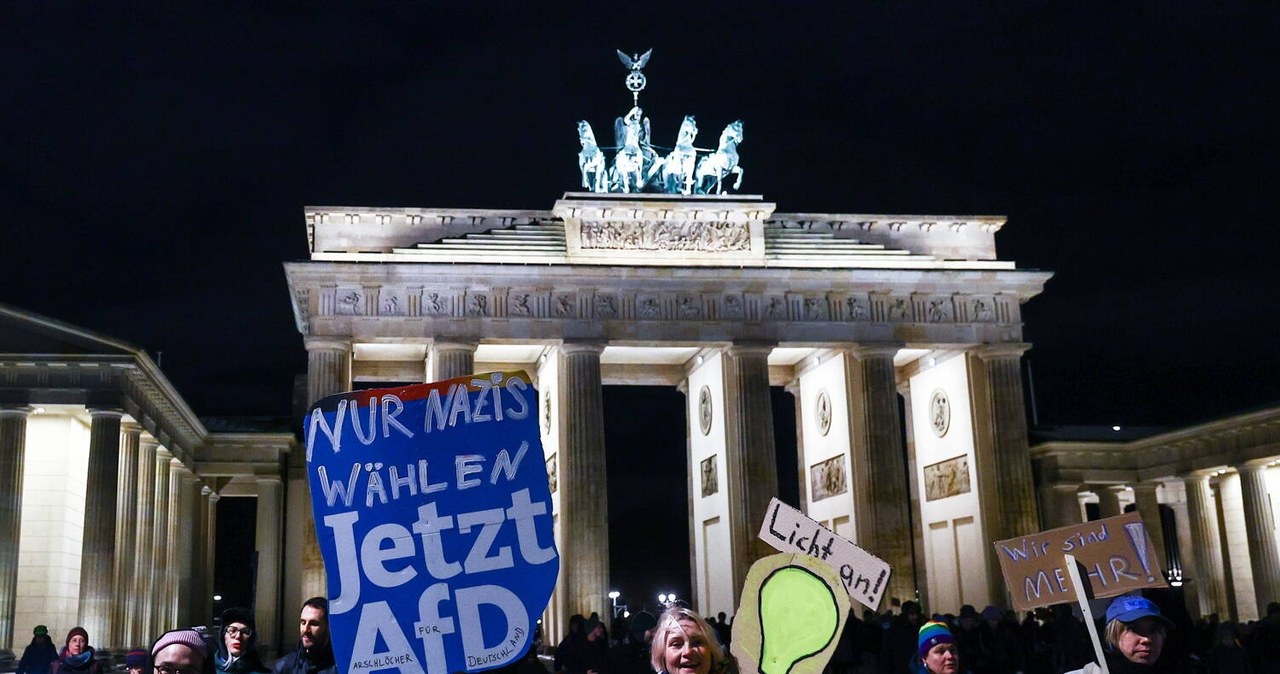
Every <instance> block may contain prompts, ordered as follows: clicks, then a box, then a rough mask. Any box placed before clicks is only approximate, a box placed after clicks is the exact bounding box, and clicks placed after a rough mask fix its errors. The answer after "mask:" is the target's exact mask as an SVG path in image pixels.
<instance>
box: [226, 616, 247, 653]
mask: <svg viewBox="0 0 1280 674" xmlns="http://www.w3.org/2000/svg"><path fill="white" fill-rule="evenodd" d="M251 636H253V630H251V629H249V626H248V625H245V624H244V623H241V622H234V623H231V624H230V625H227V629H226V631H225V632H223V633H222V640H223V641H225V642H226V644H227V653H229V654H231V655H234V656H236V657H237V658H238V657H240V656H241V655H244V646H245V644H247V643H249V637H251Z"/></svg>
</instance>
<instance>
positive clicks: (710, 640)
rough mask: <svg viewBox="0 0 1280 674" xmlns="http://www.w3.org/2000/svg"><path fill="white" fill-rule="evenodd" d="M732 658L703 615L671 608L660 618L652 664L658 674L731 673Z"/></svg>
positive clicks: (652, 652) (650, 656)
mask: <svg viewBox="0 0 1280 674" xmlns="http://www.w3.org/2000/svg"><path fill="white" fill-rule="evenodd" d="M730 660H731V658H730V657H729V655H728V654H727V653H725V652H724V650H723V649H721V648H720V642H719V641H717V640H716V637H715V632H714V631H713V630H712V629H711V626H710V625H708V624H707V621H705V620H703V619H702V616H700V615H698V614H697V613H694V612H693V611H690V610H689V609H687V608H669V609H667V610H666V611H663V612H662V615H660V616H658V625H657V627H655V628H654V633H653V643H652V644H651V645H650V647H649V661H650V663H651V664H652V665H653V671H655V672H657V673H658V674H721V673H722V672H732V671H733V670H734V669H735V668H732V664H731V662H730Z"/></svg>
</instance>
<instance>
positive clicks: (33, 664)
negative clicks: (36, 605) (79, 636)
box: [17, 625, 58, 674]
mask: <svg viewBox="0 0 1280 674" xmlns="http://www.w3.org/2000/svg"><path fill="white" fill-rule="evenodd" d="M32 634H33V635H34V636H32V637H31V643H30V644H27V648H26V650H24V651H22V659H21V660H19V661H18V672H17V674H49V670H50V668H52V667H53V661H54V660H57V659H58V648H57V647H56V646H54V645H53V639H50V638H49V628H48V627H45V626H44V625H36V628H35V629H34V630H32Z"/></svg>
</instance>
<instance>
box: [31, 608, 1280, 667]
mask: <svg viewBox="0 0 1280 674" xmlns="http://www.w3.org/2000/svg"><path fill="white" fill-rule="evenodd" d="M1157 599H1159V598H1157ZM1163 603H1164V604H1165V606H1164V610H1162V608H1161V606H1158V605H1157V603H1156V601H1152V600H1151V599H1148V598H1145V597H1141V596H1137V595H1126V596H1121V597H1117V598H1116V599H1114V600H1112V601H1111V602H1110V603H1109V605H1108V606H1107V608H1106V611H1105V614H1104V615H1103V616H1100V620H1099V625H1098V630H1097V634H1098V635H1099V638H1100V640H1101V642H1102V645H1103V656H1104V657H1103V660H1104V661H1105V664H1106V667H1107V669H1108V670H1109V671H1110V672H1111V673H1112V674H1134V673H1149V674H1162V673H1166V672H1168V673H1170V674H1251V673H1252V674H1271V672H1277V671H1280V603H1272V604H1270V605H1269V606H1268V607H1267V616H1266V617H1265V618H1264V619H1263V620H1260V621H1255V622H1250V623H1247V624H1243V625H1235V624H1231V623H1223V622H1219V621H1218V620H1217V619H1216V617H1211V618H1210V619H1209V620H1202V621H1200V622H1197V623H1193V622H1192V621H1191V619H1190V617H1189V616H1188V615H1187V613H1186V611H1185V610H1180V609H1179V605H1178V603H1177V602H1163ZM731 627H732V625H731V623H730V622H728V621H727V620H726V618H725V614H723V613H720V614H719V615H718V616H717V617H715V618H711V619H710V620H704V619H703V618H702V617H701V616H699V615H698V614H697V613H695V612H693V611H691V610H689V609H687V608H683V607H671V608H668V609H666V610H665V611H663V612H662V613H661V614H660V615H658V616H656V617H655V616H654V615H653V614H651V613H648V612H645V611H641V612H639V613H637V614H635V615H634V616H631V617H630V618H629V619H618V620H615V621H614V623H613V624H612V631H613V633H614V635H615V637H614V638H612V639H611V638H610V637H609V630H608V629H606V627H605V625H604V623H603V622H602V621H601V620H600V618H599V616H598V615H596V614H592V615H591V616H590V617H583V616H581V615H575V616H573V617H571V618H570V620H569V632H568V634H567V635H566V636H565V637H564V639H563V640H561V641H560V643H559V645H558V646H557V647H556V648H555V649H554V660H553V662H552V666H551V669H552V671H553V672H554V674H655V673H656V674H739V672H738V669H737V665H736V663H735V660H734V658H733V657H732V656H731V655H729V647H730V644H731V638H732V629H731ZM90 636H91V635H90V634H89V633H88V632H87V631H86V630H85V629H84V628H83V627H74V628H72V629H71V630H70V631H69V632H68V633H67V635H66V638H65V640H64V642H63V645H62V647H61V648H59V647H57V646H56V645H55V644H54V642H53V640H52V638H51V636H50V635H49V630H48V628H46V627H45V626H44V625H39V626H37V627H36V628H35V630H34V634H33V636H32V640H31V643H30V645H28V646H27V647H26V649H25V651H24V652H23V654H22V659H21V660H20V661H19V665H18V669H17V674H110V673H109V672H106V671H104V667H103V664H102V662H103V661H102V660H101V659H99V658H97V657H95V655H96V651H95V650H94V648H93V646H91V645H90ZM257 636H258V634H257V630H256V625H255V623H254V618H253V615H252V613H250V612H249V611H247V610H245V609H240V608H233V609H228V610H227V611H225V612H223V614H222V618H221V620H220V621H219V627H218V629H217V630H216V633H215V632H210V631H208V630H206V629H204V628H188V629H176V630H171V631H168V632H165V633H164V634H162V635H160V637H159V638H157V639H156V640H155V642H154V643H153V644H152V645H151V648H150V649H149V650H147V651H142V650H137V651H130V652H129V653H128V654H127V655H126V657H125V665H126V667H127V668H128V672H129V674H256V673H261V674H337V672H338V669H337V666H336V664H335V661H334V654H333V647H332V644H331V642H330V639H329V605H328V601H327V600H325V599H324V598H323V597H313V598H311V599H308V600H307V601H306V602H305V603H304V604H303V606H302V609H301V612H300V615H299V621H298V645H297V648H296V650H294V651H292V652H290V653H287V654H286V655H284V656H283V657H281V658H279V659H277V660H276V661H275V663H274V666H273V667H270V668H269V667H267V666H266V665H265V664H264V663H263V662H262V660H261V659H260V657H259V652H258V650H259V649H258V642H257ZM1096 660H1097V658H1096V657H1095V650H1094V647H1093V645H1092V640H1091V638H1090V635H1089V630H1088V629H1087V628H1086V626H1085V624H1084V623H1083V622H1082V621H1081V620H1080V619H1079V618H1078V617H1076V616H1075V615H1074V614H1073V612H1072V610H1071V607H1070V606H1069V605H1066V604H1059V605H1057V606H1054V607H1051V608H1049V609H1040V610H1037V611H1035V612H1032V613H1028V614H1026V616H1025V617H1024V618H1022V619H1021V620H1019V619H1018V617H1017V615H1016V614H1015V613H1013V612H1012V611H1002V610H1000V609H998V608H996V607H993V606H988V607H987V608H986V609H984V610H983V611H982V612H981V613H979V612H978V611H977V610H976V609H974V608H973V607H971V606H965V607H963V608H962V609H961V610H960V613H959V615H934V616H931V618H930V619H925V618H924V616H923V613H922V611H921V609H920V606H919V605H918V604H916V603H915V602H911V601H908V602H904V603H903V604H902V605H901V607H900V610H899V611H897V612H889V613H885V614H883V615H877V614H875V613H873V612H871V611H869V610H868V611H866V612H864V613H863V615H862V617H861V618H859V617H858V616H857V615H851V616H850V618H849V620H848V621H847V622H846V624H845V629H844V631H843V632H842V633H841V635H840V637H839V640H838V642H837V644H836V646H835V649H834V651H833V653H832V656H831V660H830V662H829V664H828V665H827V669H826V672H827V673H828V674H1063V673H1068V674H1096V673H1097V672H1100V671H1102V669H1101V667H1100V664H1099V663H1098V662H1096ZM503 669H504V670H507V671H508V672H510V674H546V671H547V668H546V667H544V666H543V665H542V664H541V663H540V662H539V661H538V659H537V653H536V650H535V649H533V648H531V649H530V650H529V652H528V653H526V655H525V657H524V658H521V659H520V660H519V661H517V662H515V663H513V664H511V665H509V666H508V667H505V668H503ZM148 670H150V671H148ZM742 674H751V673H750V672H743V673H742Z"/></svg>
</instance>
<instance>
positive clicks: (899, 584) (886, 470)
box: [845, 345, 916, 600]
mask: <svg viewBox="0 0 1280 674" xmlns="http://www.w3.org/2000/svg"><path fill="white" fill-rule="evenodd" d="M897 352H898V347H897V346H896V345H885V346H858V347H856V348H852V349H850V350H849V352H848V355H849V357H848V358H847V359H846V360H845V368H846V372H845V376H846V380H847V381H848V382H849V395H848V396H847V397H848V400H849V419H850V422H851V426H852V428H851V430H852V433H851V434H850V435H851V439H852V441H853V446H852V447H851V448H850V455H851V457H852V460H851V461H850V463H851V465H852V466H853V467H854V468H853V470H854V478H855V479H854V485H853V486H854V489H855V491H854V513H855V515H856V517H857V521H858V524H857V532H858V544H859V545H860V546H862V547H864V548H866V549H867V550H868V551H870V552H871V553H872V554H874V555H876V556H878V557H880V558H881V559H883V560H884V561H886V562H888V563H889V565H890V566H891V567H893V573H892V574H891V575H890V576H889V586H888V588H887V589H886V592H885V594H886V596H890V597H899V598H901V599H903V600H906V599H913V600H914V598H915V597H916V588H915V575H916V574H915V563H914V559H913V557H912V554H911V547H912V533H911V510H910V502H909V496H908V494H907V485H908V478H907V466H906V449H905V448H904V447H903V446H902V424H901V422H900V420H899V417H898V388H897V381H896V374H895V369H894V365H893V357H894V355H895V354H897Z"/></svg>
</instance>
